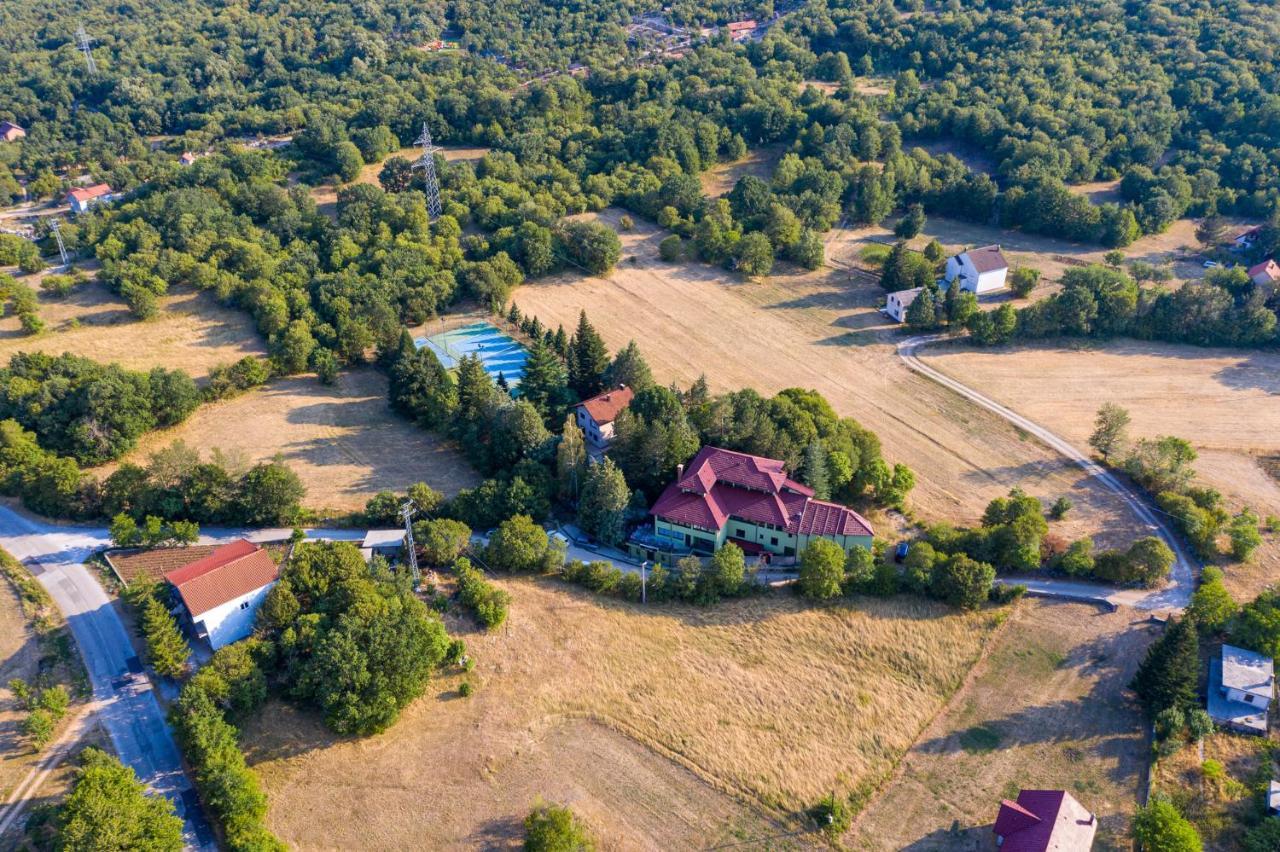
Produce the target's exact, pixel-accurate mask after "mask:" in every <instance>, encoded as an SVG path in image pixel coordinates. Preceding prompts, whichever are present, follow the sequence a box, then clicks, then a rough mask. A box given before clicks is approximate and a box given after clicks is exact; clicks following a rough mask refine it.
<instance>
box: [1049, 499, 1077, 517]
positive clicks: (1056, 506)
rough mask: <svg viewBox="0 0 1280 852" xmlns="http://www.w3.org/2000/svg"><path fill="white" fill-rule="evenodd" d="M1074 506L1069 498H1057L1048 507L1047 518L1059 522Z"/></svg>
mask: <svg viewBox="0 0 1280 852" xmlns="http://www.w3.org/2000/svg"><path fill="white" fill-rule="evenodd" d="M1074 505H1075V504H1074V503H1072V502H1071V498H1070V497H1059V498H1058V499H1057V500H1055V501H1053V505H1052V506H1050V507H1049V517H1050V518H1051V519H1053V520H1055V521H1060V520H1062V519H1063V518H1065V517H1066V516H1067V512H1070V511H1071V508H1072V507H1073V506H1074Z"/></svg>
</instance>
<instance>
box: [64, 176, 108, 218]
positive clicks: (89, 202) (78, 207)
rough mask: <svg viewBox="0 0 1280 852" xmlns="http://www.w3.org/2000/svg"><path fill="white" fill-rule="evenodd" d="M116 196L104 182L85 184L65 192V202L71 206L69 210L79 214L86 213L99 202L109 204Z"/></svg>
mask: <svg viewBox="0 0 1280 852" xmlns="http://www.w3.org/2000/svg"><path fill="white" fill-rule="evenodd" d="M117 197H118V196H117V195H116V193H115V192H114V191H113V190H112V189H111V187H110V186H108V185H107V184H105V183H95V184H94V185H93V186H86V187H84V188H83V189H73V190H71V191H70V192H68V193H67V204H69V205H70V206H71V212H72V213H76V214H80V213H87V212H88V211H89V210H91V209H93V208H94V207H96V206H97V205H99V204H110V203H111V202H113V201H115V200H116V198H117Z"/></svg>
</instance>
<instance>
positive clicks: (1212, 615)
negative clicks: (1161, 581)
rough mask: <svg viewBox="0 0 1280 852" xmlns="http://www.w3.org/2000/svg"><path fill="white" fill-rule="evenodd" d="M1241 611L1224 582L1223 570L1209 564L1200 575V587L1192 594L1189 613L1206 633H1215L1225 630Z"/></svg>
mask: <svg viewBox="0 0 1280 852" xmlns="http://www.w3.org/2000/svg"><path fill="white" fill-rule="evenodd" d="M1239 611H1240V606H1239V605H1238V604H1237V603H1236V602H1235V599H1234V598H1232V597H1231V593H1230V592H1228V591H1227V587H1226V586H1225V585H1224V584H1223V582H1222V571H1221V570H1220V569H1218V568H1214V567H1213V566H1212V565H1210V566H1207V567H1206V568H1205V569H1204V573H1203V574H1202V575H1201V576H1200V588H1198V589H1196V591H1195V594H1193V595H1192V596H1191V605H1190V606H1189V607H1188V608H1187V614H1188V615H1190V616H1192V617H1193V618H1194V619H1195V620H1196V624H1197V625H1199V627H1200V629H1201V630H1202V631H1203V632H1204V633H1206V634H1213V633H1220V632H1222V631H1223V630H1225V629H1226V627H1227V624H1229V623H1230V621H1231V619H1233V618H1235V616H1236V613H1237V612H1239Z"/></svg>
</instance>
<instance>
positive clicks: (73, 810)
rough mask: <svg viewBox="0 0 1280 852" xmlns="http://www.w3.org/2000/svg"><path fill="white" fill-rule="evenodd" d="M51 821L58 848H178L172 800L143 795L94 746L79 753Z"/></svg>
mask: <svg viewBox="0 0 1280 852" xmlns="http://www.w3.org/2000/svg"><path fill="white" fill-rule="evenodd" d="M56 823H57V835H58V836H57V844H56V845H57V848H58V849H60V850H64V852H98V850H102V849H139V850H147V852H179V850H181V849H182V848H183V841H182V820H181V819H180V818H179V817H177V816H176V815H174V812H173V802H171V801H169V800H168V799H167V798H165V797H164V796H148V795H146V787H144V786H143V784H142V782H141V781H139V780H138V776H137V775H135V774H134V772H133V770H132V769H130V768H129V767H127V766H125V765H124V764H122V763H120V761H118V760H116V759H115V758H114V757H112V756H111V755H108V754H107V753H106V752H104V751H102V750H101V749H97V748H87V749H85V750H84V751H83V752H82V753H81V755H80V767H79V769H78V770H77V771H76V780H75V784H74V786H73V787H72V789H71V793H70V794H69V795H68V796H67V798H66V801H65V802H63V804H62V806H61V807H60V808H59V809H58V813H57V818H56ZM264 852H265V850H264Z"/></svg>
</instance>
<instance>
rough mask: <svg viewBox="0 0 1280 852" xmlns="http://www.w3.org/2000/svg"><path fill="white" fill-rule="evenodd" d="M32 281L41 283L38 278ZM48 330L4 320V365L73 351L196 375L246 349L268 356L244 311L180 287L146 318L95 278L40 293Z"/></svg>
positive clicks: (0, 329)
mask: <svg viewBox="0 0 1280 852" xmlns="http://www.w3.org/2000/svg"><path fill="white" fill-rule="evenodd" d="M24 280H26V281H27V282H28V283H29V284H30V285H31V286H33V287H35V286H36V281H35V279H34V277H32V278H30V279H24ZM39 314H40V318H41V319H42V320H44V322H45V330H44V331H43V332H41V333H40V334H38V335H35V336H29V335H26V334H24V333H23V331H22V328H21V326H20V325H19V323H18V318H17V317H16V316H12V315H11V316H6V317H4V318H2V319H0V363H3V364H7V363H9V358H10V357H11V356H12V355H13V353H15V352H48V353H50V354H54V355H60V354H62V353H63V352H70V353H71V354H73V355H81V356H83V357H85V358H92V359H94V360H95V361H101V362H103V363H116V364H119V365H120V366H122V367H126V368H128V369H132V370H149V369H151V368H152V367H167V368H169V369H181V370H185V371H187V373H189V374H190V375H191V376H192V377H193V378H196V379H200V378H203V377H204V376H206V375H208V373H209V370H210V369H211V368H213V367H215V366H217V365H219V364H228V363H231V362H232V361H237V360H239V359H240V358H243V357H244V356H245V355H264V354H265V352H266V349H265V347H264V346H263V342H262V337H261V335H259V334H258V332H257V330H256V329H255V328H254V325H253V320H252V319H251V318H250V316H249V315H248V314H247V313H245V312H244V311H238V310H234V309H232V308H227V307H223V306H222V305H220V304H218V301H217V300H216V299H215V298H214V297H213V295H212V294H210V293H197V292H191V291H186V292H178V293H172V294H170V295H168V296H166V297H164V298H163V299H161V300H160V313H159V314H158V315H157V316H155V317H153V318H152V319H149V320H139V319H137V318H136V317H134V316H133V315H132V314H130V313H129V309H128V307H127V306H126V305H125V304H124V302H123V301H121V300H120V298H119V297H118V296H116V295H115V294H114V293H112V292H110V291H109V290H108V289H107V288H106V287H105V286H104V285H102V284H100V283H98V282H97V281H89V282H87V283H85V284H83V285H81V286H80V287H78V288H77V289H75V290H73V291H72V292H71V293H70V294H68V295H67V296H65V297H63V298H55V297H52V296H50V295H48V294H46V293H41V294H40V300H39Z"/></svg>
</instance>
